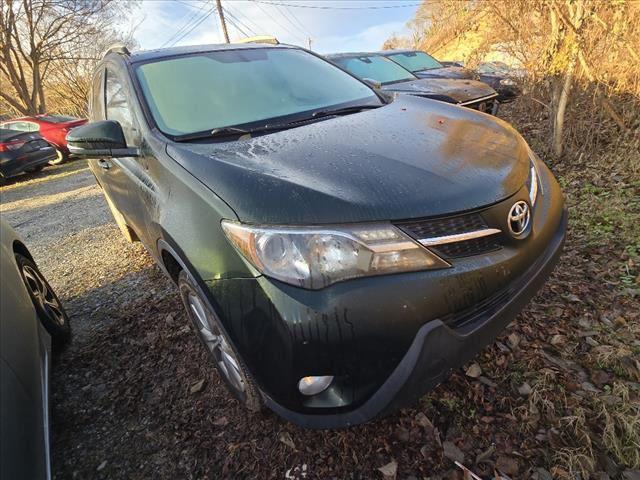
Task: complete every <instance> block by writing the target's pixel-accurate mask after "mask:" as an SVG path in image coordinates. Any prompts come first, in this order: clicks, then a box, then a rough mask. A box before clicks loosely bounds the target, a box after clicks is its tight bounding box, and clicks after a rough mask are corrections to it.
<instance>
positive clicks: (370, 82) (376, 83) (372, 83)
mask: <svg viewBox="0 0 640 480" xmlns="http://www.w3.org/2000/svg"><path fill="white" fill-rule="evenodd" d="M362 81H363V82H364V83H366V84H367V85H369V86H370V87H371V88H373V89H374V90H380V89H381V88H382V83H380V82H379V81H377V80H373V79H372V78H363V79H362Z"/></svg>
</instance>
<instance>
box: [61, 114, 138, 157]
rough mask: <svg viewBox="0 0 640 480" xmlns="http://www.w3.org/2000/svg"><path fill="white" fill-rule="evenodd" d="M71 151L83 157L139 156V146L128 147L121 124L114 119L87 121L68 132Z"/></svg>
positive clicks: (68, 145) (68, 144)
mask: <svg viewBox="0 0 640 480" xmlns="http://www.w3.org/2000/svg"><path fill="white" fill-rule="evenodd" d="M67 147H68V148H69V152H71V153H72V154H74V155H79V156H81V157H92V158H95V157H103V158H104V157H137V156H138V155H139V151H138V149H137V148H128V147H127V141H126V139H125V138H124V132H123V131H122V127H121V126H120V124H119V123H118V122H116V121H114V120H102V121H99V122H91V123H86V124H84V125H82V126H80V127H76V128H74V129H73V130H71V131H70V132H69V133H67Z"/></svg>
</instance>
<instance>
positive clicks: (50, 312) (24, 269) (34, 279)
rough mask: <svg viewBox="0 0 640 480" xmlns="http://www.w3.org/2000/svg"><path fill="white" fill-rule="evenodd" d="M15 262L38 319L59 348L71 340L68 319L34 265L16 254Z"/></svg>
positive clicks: (47, 283)
mask: <svg viewBox="0 0 640 480" xmlns="http://www.w3.org/2000/svg"><path fill="white" fill-rule="evenodd" d="M16 262H17V264H18V268H19V269H20V275H21V276H22V280H23V282H24V284H25V286H26V287H27V291H28V292H29V296H30V297H31V301H32V302H33V306H34V307H35V309H36V313H37V314H38V318H39V319H40V321H41V322H42V325H43V326H44V328H45V329H46V330H47V332H49V335H51V340H52V341H53V344H54V345H56V346H61V345H63V344H65V343H67V342H68V341H69V339H70V338H71V327H70V325H69V317H68V316H67V313H66V312H65V311H64V308H63V307H62V304H61V303H60V300H58V297H57V296H56V294H55V292H54V291H53V289H52V288H51V286H50V285H49V282H47V280H46V279H45V278H44V276H43V275H42V273H40V270H38V267H37V266H36V264H35V263H33V262H32V261H31V260H29V259H28V258H27V257H25V256H23V255H20V254H17V255H16Z"/></svg>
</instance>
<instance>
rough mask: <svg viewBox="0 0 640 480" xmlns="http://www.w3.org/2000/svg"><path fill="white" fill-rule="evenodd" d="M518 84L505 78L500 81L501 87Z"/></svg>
mask: <svg viewBox="0 0 640 480" xmlns="http://www.w3.org/2000/svg"><path fill="white" fill-rule="evenodd" d="M515 84H516V82H514V81H513V80H511V79H510V78H503V79H502V80H500V85H506V86H509V87H510V86H512V85H515Z"/></svg>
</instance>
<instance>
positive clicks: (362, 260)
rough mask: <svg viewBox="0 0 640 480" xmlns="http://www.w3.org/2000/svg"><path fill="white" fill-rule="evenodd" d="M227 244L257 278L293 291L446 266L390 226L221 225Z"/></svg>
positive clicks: (443, 262)
mask: <svg viewBox="0 0 640 480" xmlns="http://www.w3.org/2000/svg"><path fill="white" fill-rule="evenodd" d="M222 229H223V230H224V232H225V234H226V235H227V237H228V238H229V240H230V241H231V243H232V244H233V245H234V246H235V247H236V248H237V249H238V250H239V251H240V253H242V255H244V257H245V258H246V259H247V260H248V261H249V262H250V263H251V264H252V265H253V266H254V267H255V268H256V269H257V270H259V271H260V272H262V273H264V274H265V275H267V276H269V277H272V278H276V279H278V280H281V281H283V282H285V283H289V284H291V285H295V286H298V287H304V288H310V289H319V288H323V287H326V286H328V285H331V284H332V283H335V282H339V281H341V280H347V279H350V278H356V277H366V276H372V275H384V274H388V273H398V272H412V271H417V270H428V269H433V268H445V267H449V266H450V265H449V264H448V263H447V262H445V261H444V260H442V259H441V258H440V257H438V256H437V255H435V254H434V253H432V252H430V251H429V250H427V249H426V248H425V247H423V246H422V245H419V244H417V243H416V242H414V241H413V240H412V239H411V238H409V237H408V236H406V235H405V234H404V233H403V232H401V231H400V230H399V229H397V228H396V227H394V226H393V225H389V224H379V225H353V226H335V227H270V226H256V225H245V224H241V223H238V222H233V221H229V220H223V221H222Z"/></svg>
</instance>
